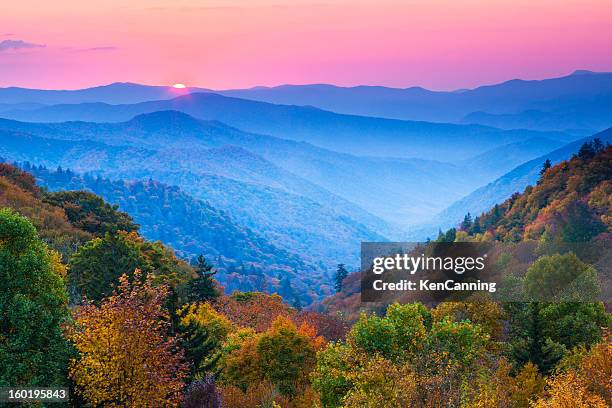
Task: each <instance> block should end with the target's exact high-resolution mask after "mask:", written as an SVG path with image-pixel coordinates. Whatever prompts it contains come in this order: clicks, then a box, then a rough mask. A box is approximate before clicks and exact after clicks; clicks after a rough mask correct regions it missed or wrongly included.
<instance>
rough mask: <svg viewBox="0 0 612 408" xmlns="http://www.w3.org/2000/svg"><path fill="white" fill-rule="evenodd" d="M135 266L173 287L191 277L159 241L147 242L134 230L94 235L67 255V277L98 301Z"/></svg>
mask: <svg viewBox="0 0 612 408" xmlns="http://www.w3.org/2000/svg"><path fill="white" fill-rule="evenodd" d="M136 269H139V270H141V271H142V273H144V274H145V275H147V274H152V276H153V277H154V278H155V280H156V281H157V282H163V283H167V284H170V285H171V286H172V287H173V288H176V287H178V286H179V285H181V284H183V283H186V282H187V281H188V280H189V279H190V278H191V277H192V273H193V271H192V269H191V268H190V267H189V266H188V265H187V264H186V263H185V262H183V261H180V260H178V259H177V258H176V257H175V255H174V253H173V252H172V251H171V250H170V249H168V248H166V247H165V246H163V245H162V244H161V243H160V242H148V241H145V240H144V239H143V238H141V237H140V236H139V235H138V234H137V233H135V232H130V233H128V232H125V231H119V232H117V233H116V234H110V233H107V234H105V235H104V237H98V238H94V239H93V240H91V241H89V242H88V243H87V244H85V245H84V246H83V247H82V248H80V249H79V250H78V251H77V252H76V253H75V254H74V255H73V256H72V258H71V259H70V275H69V277H70V281H71V283H72V284H73V285H74V286H75V287H76V289H77V290H78V292H79V293H80V294H81V295H84V296H86V297H87V298H88V299H91V300H94V301H99V300H101V299H102V298H103V297H104V296H108V295H109V294H110V293H111V292H112V290H113V284H114V283H115V282H116V281H117V279H118V278H119V277H120V276H121V275H123V274H128V276H130V275H131V274H133V272H134V270H136Z"/></svg>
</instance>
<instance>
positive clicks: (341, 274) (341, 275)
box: [334, 264, 348, 292]
mask: <svg viewBox="0 0 612 408" xmlns="http://www.w3.org/2000/svg"><path fill="white" fill-rule="evenodd" d="M347 276H348V271H347V270H346V267H345V266H344V264H338V269H336V276H335V277H334V287H335V288H336V292H340V291H341V290H342V281H344V279H345V278H346V277H347Z"/></svg>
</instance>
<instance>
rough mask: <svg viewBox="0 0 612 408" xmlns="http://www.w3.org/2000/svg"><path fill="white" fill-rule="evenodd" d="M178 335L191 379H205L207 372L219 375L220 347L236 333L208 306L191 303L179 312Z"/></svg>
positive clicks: (226, 321)
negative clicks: (188, 365)
mask: <svg viewBox="0 0 612 408" xmlns="http://www.w3.org/2000/svg"><path fill="white" fill-rule="evenodd" d="M177 314H178V316H179V318H180V324H179V332H180V334H181V340H182V343H183V346H184V347H183V348H184V349H185V357H186V360H187V361H188V362H189V363H190V368H191V376H192V377H193V378H196V379H202V378H204V377H205V376H206V374H207V373H212V374H218V368H217V362H218V360H219V358H220V357H221V353H220V351H221V344H222V343H223V342H224V341H225V339H226V338H227V336H228V334H229V333H231V332H232V331H234V326H233V325H232V323H231V322H230V321H229V320H228V319H227V318H226V317H225V316H223V315H221V314H219V313H217V312H216V311H215V309H213V308H212V306H211V305H210V304H208V303H198V304H191V305H187V306H185V307H183V309H181V310H179V311H178V312H177Z"/></svg>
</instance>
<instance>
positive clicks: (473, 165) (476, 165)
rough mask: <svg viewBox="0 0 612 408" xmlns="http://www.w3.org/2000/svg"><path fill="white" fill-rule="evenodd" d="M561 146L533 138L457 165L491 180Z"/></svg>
mask: <svg viewBox="0 0 612 408" xmlns="http://www.w3.org/2000/svg"><path fill="white" fill-rule="evenodd" d="M561 146H563V143H562V142H559V141H556V140H551V139H548V138H545V137H534V138H531V139H527V140H525V141H521V142H516V143H510V144H507V145H504V146H500V147H496V148H493V149H491V150H487V151H486V152H484V153H481V154H479V155H477V156H475V157H472V158H470V159H468V160H463V161H460V162H458V163H457V164H459V165H461V166H463V167H466V168H468V169H470V171H473V172H477V173H478V174H481V175H482V176H484V177H490V178H491V179H492V180H493V179H495V178H497V177H499V176H502V175H503V174H505V173H507V172H508V171H510V170H512V169H513V168H515V167H516V166H517V165H518V164H522V163H524V162H526V161H528V160H531V159H533V158H537V157H540V156H542V155H543V154H546V153H549V152H552V151H553V150H555V149H557V148H560V147H561Z"/></svg>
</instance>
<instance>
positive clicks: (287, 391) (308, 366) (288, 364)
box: [257, 317, 322, 396]
mask: <svg viewBox="0 0 612 408" xmlns="http://www.w3.org/2000/svg"><path fill="white" fill-rule="evenodd" d="M306 330H307V329H306V328H305V327H302V328H300V329H298V328H296V327H295V325H294V324H293V322H292V321H291V320H289V319H287V318H285V317H279V318H277V319H276V320H275V321H274V323H273V324H272V327H271V328H270V329H269V330H268V331H266V332H265V333H262V334H261V337H260V338H259V341H258V343H257V354H258V356H259V359H260V361H261V369H262V373H263V376H264V378H265V379H267V380H269V381H270V382H272V383H273V384H276V385H277V386H278V389H279V391H280V392H281V393H282V394H284V395H290V396H292V395H295V393H296V392H297V391H298V390H299V389H302V388H304V387H305V386H306V385H307V384H308V374H310V372H311V371H312V369H313V368H314V365H315V362H316V352H317V349H318V348H319V347H320V346H321V344H322V339H320V338H316V335H315V334H314V333H308V332H307V331H306Z"/></svg>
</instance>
